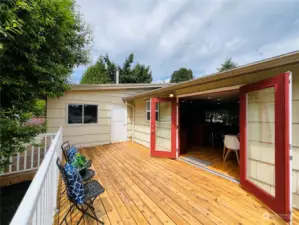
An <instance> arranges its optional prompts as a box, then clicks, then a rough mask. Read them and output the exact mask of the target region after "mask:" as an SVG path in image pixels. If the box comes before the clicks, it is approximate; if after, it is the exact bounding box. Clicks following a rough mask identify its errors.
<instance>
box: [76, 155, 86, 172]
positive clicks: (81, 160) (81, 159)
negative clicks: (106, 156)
mask: <svg viewBox="0 0 299 225" xmlns="http://www.w3.org/2000/svg"><path fill="white" fill-rule="evenodd" d="M86 163H87V159H86V158H85V156H84V155H81V154H80V153H77V154H76V155H75V157H74V161H73V162H72V165H73V166H74V167H76V168H78V169H82V168H84V167H85V165H86Z"/></svg>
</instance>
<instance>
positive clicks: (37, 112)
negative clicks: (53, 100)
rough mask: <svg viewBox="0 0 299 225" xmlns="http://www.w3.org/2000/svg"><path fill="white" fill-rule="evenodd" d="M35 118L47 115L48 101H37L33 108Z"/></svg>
mask: <svg viewBox="0 0 299 225" xmlns="http://www.w3.org/2000/svg"><path fill="white" fill-rule="evenodd" d="M32 113H33V116H35V117H41V116H45V115H46V101H45V100H43V99H37V100H36V101H35V104H34V105H33V108H32Z"/></svg>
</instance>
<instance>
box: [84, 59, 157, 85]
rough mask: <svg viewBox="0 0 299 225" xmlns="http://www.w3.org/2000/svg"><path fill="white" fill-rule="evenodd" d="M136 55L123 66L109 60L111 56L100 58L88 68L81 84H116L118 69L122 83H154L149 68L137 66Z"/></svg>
mask: <svg viewBox="0 0 299 225" xmlns="http://www.w3.org/2000/svg"><path fill="white" fill-rule="evenodd" d="M133 62H134V55H133V54H130V55H129V57H128V58H126V60H125V62H124V63H123V66H122V67H120V66H118V65H116V64H115V63H114V62H112V61H111V60H110V59H109V56H108V55H106V56H100V58H99V59H98V60H97V62H96V63H95V64H94V65H92V66H90V67H88V69H87V70H86V72H85V73H84V75H83V77H82V79H81V82H80V83H81V84H107V83H115V73H116V69H118V70H119V74H120V75H119V81H120V83H150V82H152V73H151V70H150V67H149V66H145V65H142V64H139V63H137V64H135V65H134V66H132V64H133Z"/></svg>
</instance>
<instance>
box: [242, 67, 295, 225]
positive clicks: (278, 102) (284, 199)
mask: <svg viewBox="0 0 299 225" xmlns="http://www.w3.org/2000/svg"><path fill="white" fill-rule="evenodd" d="M269 87H274V88H275V197H273V196H272V195H270V194H268V193H267V192H265V191H264V190H262V189H260V188H258V187H257V186H256V185H255V184H253V183H252V182H251V181H249V180H247V177H246V168H247V160H246V159H247V127H246V125H247V99H246V98H247V97H246V96H247V93H248V92H252V91H257V90H261V89H265V88H269ZM240 134H241V136H240V143H241V145H240V158H241V160H240V161H241V167H240V182H241V185H243V186H244V187H245V189H247V190H248V191H249V192H251V193H253V194H254V195H256V196H257V197H258V198H259V199H260V200H262V201H263V202H264V203H265V204H266V205H268V206H269V207H270V208H271V209H272V210H274V211H275V212H276V213H277V214H279V215H280V216H281V217H282V218H283V219H284V220H285V221H287V222H289V221H290V215H291V214H290V212H291V211H290V210H291V209H290V202H289V200H290V174H289V171H290V164H289V135H290V134H289V74H288V73H283V74H280V75H278V76H276V77H273V78H269V79H266V80H263V81H260V82H258V83H255V84H250V85H247V86H244V87H242V88H240Z"/></svg>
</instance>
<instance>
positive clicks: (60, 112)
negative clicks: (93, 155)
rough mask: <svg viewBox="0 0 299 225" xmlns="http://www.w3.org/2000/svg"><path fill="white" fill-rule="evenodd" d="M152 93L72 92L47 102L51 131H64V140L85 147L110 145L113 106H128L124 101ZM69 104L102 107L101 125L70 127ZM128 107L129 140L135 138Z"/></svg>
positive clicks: (132, 91)
mask: <svg viewBox="0 0 299 225" xmlns="http://www.w3.org/2000/svg"><path fill="white" fill-rule="evenodd" d="M148 90H149V89H122V90H97V91H68V92H66V93H65V94H64V95H63V96H62V97H60V98H49V99H48V100H47V127H48V128H47V130H48V132H56V131H57V130H58V129H59V127H60V126H62V127H63V140H64V141H69V142H70V143H71V144H74V145H77V146H78V147H81V146H95V145H101V144H108V143H110V137H111V133H110V132H111V124H110V118H111V104H121V105H124V106H125V105H126V104H125V103H124V102H123V100H122V98H123V97H126V96H130V95H135V94H137V93H141V92H144V91H148ZM68 104H93V105H98V122H97V123H96V124H68V123H67V107H68ZM130 108H131V107H128V124H127V129H128V139H129V140H130V139H131V136H132V113H131V112H132V109H130Z"/></svg>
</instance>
